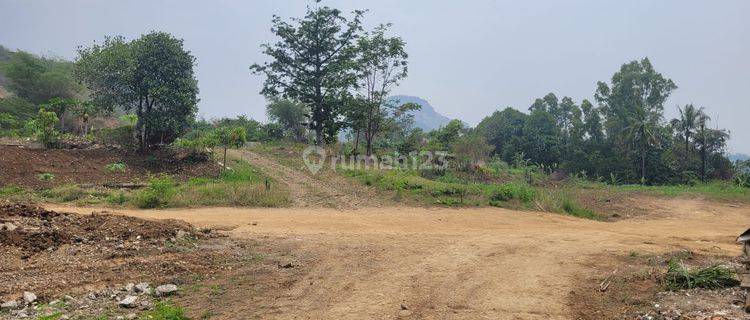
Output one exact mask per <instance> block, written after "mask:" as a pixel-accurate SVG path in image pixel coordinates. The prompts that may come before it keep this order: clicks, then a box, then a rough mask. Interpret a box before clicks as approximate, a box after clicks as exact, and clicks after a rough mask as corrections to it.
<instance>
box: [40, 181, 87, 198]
mask: <svg viewBox="0 0 750 320" xmlns="http://www.w3.org/2000/svg"><path fill="white" fill-rule="evenodd" d="M86 195H87V193H86V190H84V189H82V188H79V187H78V186H76V185H65V186H61V187H57V188H53V189H50V190H44V191H42V192H41V196H42V197H45V198H48V199H55V200H57V201H60V202H71V201H76V200H79V199H81V198H83V197H85V196H86Z"/></svg>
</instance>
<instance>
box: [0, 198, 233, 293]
mask: <svg viewBox="0 0 750 320" xmlns="http://www.w3.org/2000/svg"><path fill="white" fill-rule="evenodd" d="M211 235H212V234H211V233H210V232H201V231H199V230H196V229H194V228H193V227H192V226H190V225H189V224H187V223H185V222H181V221H176V220H161V221H151V220H143V219H139V218H133V217H126V216H118V215H109V214H104V213H91V214H86V215H78V214H71V213H61V212H55V211H49V210H45V209H41V208H37V207H32V206H26V205H18V204H10V203H2V204H0V300H2V301H6V300H7V299H17V298H18V296H19V295H20V294H21V293H23V292H24V291H30V292H34V293H36V294H37V295H39V296H40V297H42V298H52V297H56V296H59V295H60V294H71V293H76V292H78V293H80V292H85V291H86V290H89V289H95V288H99V287H103V286H107V285H109V284H113V283H123V282H124V281H135V282H136V283H137V282H140V281H146V280H148V281H158V280H166V279H171V278H174V277H179V276H186V275H188V274H192V273H195V272H205V271H207V270H210V269H211V268H214V267H215V265H214V260H215V259H220V256H219V255H217V253H216V252H215V250H213V251H212V250H205V251H198V252H189V250H182V249H190V248H191V247H192V246H194V245H195V244H196V243H197V241H198V240H199V239H208V238H210V237H211Z"/></svg>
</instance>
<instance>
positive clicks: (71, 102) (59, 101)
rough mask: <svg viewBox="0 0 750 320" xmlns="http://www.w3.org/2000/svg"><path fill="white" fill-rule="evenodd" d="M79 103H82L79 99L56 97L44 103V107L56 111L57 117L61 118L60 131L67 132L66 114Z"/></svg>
mask: <svg viewBox="0 0 750 320" xmlns="http://www.w3.org/2000/svg"><path fill="white" fill-rule="evenodd" d="M78 104H80V101H78V99H73V98H61V97H54V98H52V99H50V100H49V101H48V102H47V103H46V104H44V105H43V107H44V108H45V109H47V110H51V111H54V112H55V114H56V115H57V118H58V119H60V131H61V132H65V116H66V115H67V113H68V110H69V109H73V108H75V107H76V106H77V105H78Z"/></svg>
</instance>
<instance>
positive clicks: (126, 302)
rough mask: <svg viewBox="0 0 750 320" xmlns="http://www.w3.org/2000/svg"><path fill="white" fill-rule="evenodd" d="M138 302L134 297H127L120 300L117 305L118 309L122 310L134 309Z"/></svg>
mask: <svg viewBox="0 0 750 320" xmlns="http://www.w3.org/2000/svg"><path fill="white" fill-rule="evenodd" d="M137 300H138V297H136V296H127V297H125V299H122V300H120V302H118V303H117V304H119V305H120V307H124V308H132V307H135V302H136V301H137Z"/></svg>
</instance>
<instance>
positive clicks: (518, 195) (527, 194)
mask: <svg viewBox="0 0 750 320" xmlns="http://www.w3.org/2000/svg"><path fill="white" fill-rule="evenodd" d="M535 196H536V192H535V191H534V189H532V188H531V187H529V186H528V185H523V184H519V183H506V184H501V185H499V186H497V187H496V188H495V190H493V191H492V195H491V196H490V200H491V201H510V200H513V199H518V200H521V201H522V202H531V201H533V200H534V198H535Z"/></svg>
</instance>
